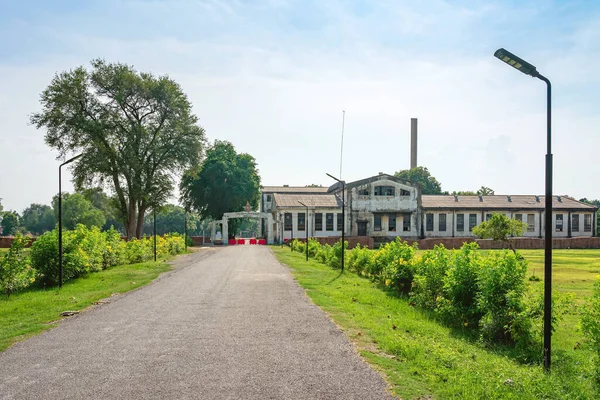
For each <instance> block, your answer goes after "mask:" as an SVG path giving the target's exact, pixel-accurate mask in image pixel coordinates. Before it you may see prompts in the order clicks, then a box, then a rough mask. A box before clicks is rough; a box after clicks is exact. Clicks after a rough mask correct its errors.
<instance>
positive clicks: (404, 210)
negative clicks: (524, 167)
mask: <svg viewBox="0 0 600 400" xmlns="http://www.w3.org/2000/svg"><path fill="white" fill-rule="evenodd" d="M552 201H553V202H552V214H553V217H552V221H553V236H554V237H565V238H567V237H581V236H583V237H592V236H595V232H596V213H597V211H598V209H597V208H596V207H594V206H591V205H589V204H585V203H581V202H579V201H577V200H574V199H572V198H569V197H565V196H553V199H552ZM344 203H345V221H342V207H343V204H344ZM303 204H304V205H303ZM307 208H308V212H307ZM544 210H545V198H544V196H535V195H531V196H530V195H493V196H448V195H422V194H421V189H420V187H419V185H416V184H414V183H412V182H408V181H404V180H402V179H399V178H397V177H395V176H392V175H388V174H383V173H380V174H379V175H375V176H372V177H370V178H365V179H361V180H358V181H355V182H349V183H347V184H346V186H345V188H343V187H342V184H340V183H336V184H335V185H332V186H330V187H328V188H324V187H290V186H266V187H263V189H262V199H261V211H262V212H270V213H272V214H273V221H274V222H273V227H272V229H273V232H275V238H276V240H277V241H284V240H289V239H292V238H304V237H306V234H307V232H308V236H309V237H327V236H333V237H338V236H341V232H342V227H343V226H344V227H345V230H344V233H345V235H347V236H371V237H373V238H375V239H376V240H377V239H379V240H387V239H393V238H395V237H398V236H399V237H402V238H406V239H420V238H441V237H474V235H473V232H472V230H473V228H474V227H475V226H477V225H479V224H480V223H481V222H483V221H485V220H487V219H489V218H490V217H491V215H492V214H493V213H502V214H504V215H506V216H507V217H509V218H512V219H517V220H521V221H523V222H524V223H526V224H527V229H526V230H525V232H524V233H523V236H524V237H538V238H539V237H543V236H544V231H545V227H544V221H545V218H544V214H545V213H544Z"/></svg>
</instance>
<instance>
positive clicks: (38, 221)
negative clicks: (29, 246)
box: [21, 203, 56, 235]
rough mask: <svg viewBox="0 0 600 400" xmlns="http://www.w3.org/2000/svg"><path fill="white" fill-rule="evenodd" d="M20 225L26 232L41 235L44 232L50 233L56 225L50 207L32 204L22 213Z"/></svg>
mask: <svg viewBox="0 0 600 400" xmlns="http://www.w3.org/2000/svg"><path fill="white" fill-rule="evenodd" d="M21 225H23V227H24V228H25V230H26V231H28V232H30V233H32V234H34V235H41V234H42V233H44V232H47V231H51V230H52V229H54V226H55V225H56V217H55V216H54V211H53V210H52V207H50V206H47V205H45V204H36V203H32V204H31V205H30V206H29V207H27V208H26V209H25V210H24V211H23V216H22V217H21Z"/></svg>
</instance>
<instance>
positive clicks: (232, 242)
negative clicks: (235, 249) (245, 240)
mask: <svg viewBox="0 0 600 400" xmlns="http://www.w3.org/2000/svg"><path fill="white" fill-rule="evenodd" d="M228 243H229V244H235V243H236V242H235V239H229V242H228Z"/></svg>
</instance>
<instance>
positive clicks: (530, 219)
mask: <svg viewBox="0 0 600 400" xmlns="http://www.w3.org/2000/svg"><path fill="white" fill-rule="evenodd" d="M527 232H535V214H527Z"/></svg>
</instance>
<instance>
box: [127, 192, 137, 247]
mask: <svg viewBox="0 0 600 400" xmlns="http://www.w3.org/2000/svg"><path fill="white" fill-rule="evenodd" d="M135 211H136V207H135V202H134V201H133V200H131V199H129V211H128V213H127V219H126V223H125V231H126V233H127V241H129V240H131V239H132V238H133V237H137V236H136V235H135V233H136V229H135V228H136V224H135V222H136V221H135V217H136V215H135V214H136V212H135Z"/></svg>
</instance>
